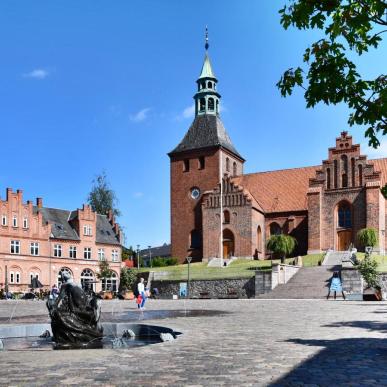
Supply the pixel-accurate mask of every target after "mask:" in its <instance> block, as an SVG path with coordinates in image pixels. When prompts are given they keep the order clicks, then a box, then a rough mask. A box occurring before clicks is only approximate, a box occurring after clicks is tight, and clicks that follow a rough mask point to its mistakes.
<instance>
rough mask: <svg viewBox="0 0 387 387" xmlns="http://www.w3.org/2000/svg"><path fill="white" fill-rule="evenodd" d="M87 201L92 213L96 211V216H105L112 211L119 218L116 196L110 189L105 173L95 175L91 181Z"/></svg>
mask: <svg viewBox="0 0 387 387" xmlns="http://www.w3.org/2000/svg"><path fill="white" fill-rule="evenodd" d="M87 201H88V203H89V204H90V206H91V208H92V209H93V211H96V212H97V213H98V214H103V215H107V214H108V213H109V210H112V211H113V214H114V215H115V216H120V214H121V212H120V210H119V209H118V208H117V202H118V200H117V196H116V194H115V192H114V191H113V190H112V189H111V188H110V184H109V182H108V180H107V177H106V173H105V172H102V173H101V174H100V175H97V176H96V177H95V179H94V180H93V187H92V189H91V191H90V193H89V196H88V198H87Z"/></svg>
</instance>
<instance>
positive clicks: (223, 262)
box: [207, 257, 236, 267]
mask: <svg viewBox="0 0 387 387" xmlns="http://www.w3.org/2000/svg"><path fill="white" fill-rule="evenodd" d="M235 260H236V258H235V257H231V258H223V259H221V258H211V259H210V260H209V262H208V264H207V266H208V267H226V266H228V265H229V264H230V263H231V262H233V261H235Z"/></svg>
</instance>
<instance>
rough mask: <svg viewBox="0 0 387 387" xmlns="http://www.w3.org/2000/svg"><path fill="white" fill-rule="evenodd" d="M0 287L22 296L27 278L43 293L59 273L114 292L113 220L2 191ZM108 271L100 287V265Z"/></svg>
mask: <svg viewBox="0 0 387 387" xmlns="http://www.w3.org/2000/svg"><path fill="white" fill-rule="evenodd" d="M0 217H1V219H0V287H1V288H4V287H5V285H6V284H7V285H8V288H9V290H10V291H26V290H28V288H29V287H30V284H31V279H32V277H38V279H39V281H40V282H41V283H42V284H43V285H44V287H45V288H49V287H51V286H52V285H53V284H54V283H55V284H58V283H59V282H60V274H61V272H62V271H68V272H70V274H71V275H72V277H73V278H74V281H75V282H77V283H80V284H82V285H83V286H86V284H88V286H92V287H93V288H94V290H96V291H100V290H108V288H109V289H110V290H116V289H117V287H118V281H119V275H120V267H121V242H120V239H121V231H120V228H119V225H118V224H117V223H116V222H115V220H114V217H113V216H112V215H110V216H105V215H100V214H97V213H95V212H94V211H92V209H91V208H90V206H87V205H83V207H82V208H81V209H77V210H73V211H70V210H62V209H58V208H48V207H44V206H43V200H42V199H41V198H37V199H36V205H33V203H32V202H31V201H27V202H23V192H22V191H21V190H17V192H13V191H12V189H11V188H7V191H6V198H5V200H1V199H0ZM101 260H107V261H108V262H109V266H110V268H111V269H112V270H113V275H112V277H111V278H109V279H107V280H106V281H104V282H103V283H101V281H99V280H98V279H97V273H98V272H99V262H100V261H101Z"/></svg>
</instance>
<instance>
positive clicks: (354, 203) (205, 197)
mask: <svg viewBox="0 0 387 387" xmlns="http://www.w3.org/2000/svg"><path fill="white" fill-rule="evenodd" d="M207 48H208V44H206V55H205V59H204V64H203V67H202V71H201V74H200V76H199V78H198V80H197V92H196V94H195V96H194V100H195V119H194V121H193V123H192V124H191V126H190V128H189V129H188V131H187V133H186V134H185V136H184V138H183V139H182V141H181V142H180V143H179V144H178V145H177V147H176V148H175V149H173V151H171V152H170V153H169V154H168V155H169V157H170V164H171V243H172V251H171V253H172V256H173V257H177V258H178V259H179V261H180V262H184V261H185V259H186V257H188V256H191V257H192V258H193V260H204V261H206V260H208V259H211V258H213V257H220V256H221V255H222V254H223V257H230V256H235V257H246V258H251V257H255V258H260V259H264V258H266V257H268V255H267V252H266V248H265V245H266V241H267V239H268V238H269V237H270V236H271V235H273V234H280V233H284V234H290V235H292V236H294V237H295V238H296V239H297V242H298V244H297V251H295V254H296V255H304V254H306V253H315V252H321V251H323V250H327V249H329V248H332V249H335V250H345V249H347V248H348V246H349V245H350V244H351V243H353V244H354V245H355V246H356V233H357V231H358V230H360V229H361V228H364V227H374V228H376V229H377V230H378V231H379V250H380V251H381V252H384V250H385V246H386V235H385V225H386V221H387V219H386V200H385V198H384V197H383V195H382V194H381V190H380V189H381V187H383V186H384V185H385V184H386V183H387V158H382V159H376V160H367V156H365V155H362V154H361V152H360V145H359V144H353V140H352V136H350V135H348V133H347V132H342V133H341V135H340V136H339V137H338V138H337V139H336V143H335V146H334V147H332V148H329V150H328V159H327V160H323V161H322V164H321V165H317V166H311V167H304V168H293V169H284V170H279V171H271V172H258V173H250V174H244V173H243V164H244V161H245V159H244V158H243V157H242V156H241V155H240V154H239V153H238V151H237V150H236V149H235V147H234V145H233V144H232V142H231V139H230V137H229V136H228V134H227V132H226V130H225V128H224V126H223V123H222V121H221V119H220V115H219V111H220V109H219V104H220V94H219V93H218V91H217V82H218V80H217V78H216V77H215V74H214V72H213V70H212V66H211V63H210V59H209V57H208V53H207ZM220 181H222V186H221V184H220ZM221 233H222V239H221V238H220V234H221Z"/></svg>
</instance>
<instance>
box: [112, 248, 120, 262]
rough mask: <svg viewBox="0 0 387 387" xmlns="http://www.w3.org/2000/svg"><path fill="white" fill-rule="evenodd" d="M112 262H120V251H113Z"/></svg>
mask: <svg viewBox="0 0 387 387" xmlns="http://www.w3.org/2000/svg"><path fill="white" fill-rule="evenodd" d="M112 262H119V259H118V250H115V249H114V250H112Z"/></svg>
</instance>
